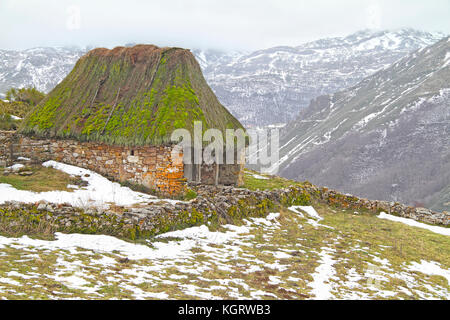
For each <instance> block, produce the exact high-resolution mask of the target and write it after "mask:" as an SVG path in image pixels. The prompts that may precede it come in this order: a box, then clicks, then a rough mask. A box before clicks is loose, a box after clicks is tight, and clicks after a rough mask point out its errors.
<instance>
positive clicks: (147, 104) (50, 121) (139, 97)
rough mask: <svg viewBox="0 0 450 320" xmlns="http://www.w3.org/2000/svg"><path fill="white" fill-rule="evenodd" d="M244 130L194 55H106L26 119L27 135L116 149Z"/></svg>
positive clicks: (140, 50)
mask: <svg viewBox="0 0 450 320" xmlns="http://www.w3.org/2000/svg"><path fill="white" fill-rule="evenodd" d="M194 121H202V123H203V129H204V130H206V129H208V128H217V129H220V130H222V131H223V132H224V130H225V129H227V128H235V129H236V128H242V126H241V124H240V123H239V121H238V120H236V118H234V117H233V116H232V115H231V114H230V113H229V112H228V111H227V110H226V109H225V107H223V106H222V105H221V104H220V103H219V101H218V100H217V98H216V96H215V95H214V93H213V92H212V90H211V88H210V87H209V86H208V85H207V83H206V81H205V79H204V77H203V75H202V72H201V69H200V66H199V65H198V63H197V61H196V60H195V58H194V56H193V55H192V53H191V52H190V51H189V50H185V49H180V48H159V47H156V46H153V45H137V46H134V47H131V48H126V47H117V48H114V49H112V50H108V49H104V48H99V49H94V50H92V51H90V52H88V53H87V54H86V55H84V56H83V57H81V58H80V60H79V61H78V62H77V64H76V65H75V67H74V69H73V70H72V71H71V72H70V74H69V75H68V76H67V77H66V78H65V79H64V80H63V81H62V82H61V83H60V84H58V86H56V87H55V89H53V90H52V91H51V92H50V93H49V94H48V95H47V97H46V98H45V99H44V100H43V101H42V102H41V103H40V104H39V105H37V106H36V108H34V109H33V110H32V111H31V112H30V113H29V114H28V115H27V117H26V118H25V119H24V123H23V125H22V127H21V128H20V131H21V132H22V133H25V134H30V135H34V136H39V137H60V138H72V139H78V140H82V141H99V142H105V143H109V144H115V145H129V146H130V145H131V146H132V145H159V144H166V143H170V136H171V133H172V131H173V130H174V129H176V128H186V129H188V130H189V131H191V132H192V130H193V122H194Z"/></svg>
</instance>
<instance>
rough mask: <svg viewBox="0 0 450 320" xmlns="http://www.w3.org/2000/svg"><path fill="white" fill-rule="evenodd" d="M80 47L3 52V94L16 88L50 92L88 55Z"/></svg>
mask: <svg viewBox="0 0 450 320" xmlns="http://www.w3.org/2000/svg"><path fill="white" fill-rule="evenodd" d="M85 51H86V50H85V49H81V48H77V47H67V48H66V47H55V48H53V47H42V48H33V49H27V50H21V51H15V50H0V93H5V92H6V91H7V90H8V89H10V88H12V87H16V88H21V87H30V86H31V87H35V88H36V89H38V90H40V91H44V92H48V91H50V90H51V89H53V88H54V87H55V86H56V85H57V84H58V83H59V82H60V81H61V80H62V79H64V77H65V76H66V75H67V74H68V73H69V72H70V71H71V70H72V68H73V66H74V65H75V62H76V61H77V60H78V59H79V58H80V57H81V55H82V54H83V53H84V52H85Z"/></svg>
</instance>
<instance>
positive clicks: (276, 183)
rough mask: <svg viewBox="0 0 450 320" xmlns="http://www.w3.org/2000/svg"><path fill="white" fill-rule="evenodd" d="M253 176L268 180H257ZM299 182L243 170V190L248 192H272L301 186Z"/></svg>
mask: <svg viewBox="0 0 450 320" xmlns="http://www.w3.org/2000/svg"><path fill="white" fill-rule="evenodd" d="M253 174H257V175H260V176H263V177H267V178H269V179H268V180H265V179H258V178H255V177H254V176H253ZM301 185H302V183H301V182H297V181H293V180H288V179H284V178H281V177H277V176H270V175H264V174H260V173H258V172H256V171H252V170H248V169H246V170H245V175H244V185H243V186H242V187H243V188H246V189H249V190H273V189H282V188H288V187H290V186H301Z"/></svg>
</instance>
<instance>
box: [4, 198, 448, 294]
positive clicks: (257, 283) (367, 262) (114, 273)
mask: <svg viewBox="0 0 450 320" xmlns="http://www.w3.org/2000/svg"><path fill="white" fill-rule="evenodd" d="M313 206H314V207H315V208H316V210H317V211H318V212H319V214H320V215H321V216H322V217H323V218H324V219H323V220H322V221H320V224H322V225H326V226H329V227H332V228H333V229H332V228H326V227H323V226H322V227H315V226H313V225H311V224H310V223H308V219H307V218H306V217H301V216H299V215H298V214H296V213H294V212H292V211H289V210H287V209H281V211H280V217H279V218H277V221H278V223H279V225H278V226H276V227H273V226H272V227H264V226H263V225H259V226H256V225H253V227H252V228H250V230H249V232H248V233H247V234H242V237H241V239H240V241H239V243H238V244H236V243H234V242H233V241H230V242H228V243H220V244H216V243H211V244H210V245H208V247H207V248H204V247H201V246H197V247H194V248H193V249H192V250H191V255H190V256H189V257H188V258H184V259H178V260H177V261H176V263H174V261H173V260H171V259H151V260H146V259H144V260H131V261H126V262H120V257H119V256H118V255H115V254H105V253H95V254H94V255H92V254H90V253H89V250H82V249H80V250H79V251H78V252H77V253H73V252H72V253H69V252H68V251H66V250H55V249H52V250H42V249H35V248H32V247H30V248H27V249H19V248H16V247H14V246H9V245H6V246H4V247H3V248H0V253H1V254H0V279H1V278H9V279H12V280H14V281H16V282H17V283H18V284H19V286H16V285H14V284H5V283H0V287H3V288H6V290H0V298H1V297H5V298H8V299H17V298H24V299H49V298H56V297H58V298H63V299H71V298H75V297H78V298H83V299H113V298H124V299H133V298H135V297H136V296H135V294H136V292H137V291H136V290H142V291H143V292H144V293H153V294H154V293H165V294H167V296H168V298H170V299H199V296H198V294H207V293H210V294H212V295H214V296H215V297H217V298H220V299H235V298H236V296H235V295H234V294H238V295H239V297H241V298H253V297H252V295H251V294H252V292H255V291H260V292H261V296H259V297H258V299H274V298H276V299H307V298H312V297H313V293H312V288H311V287H310V284H311V282H312V281H313V278H312V275H313V274H314V273H315V272H316V268H317V267H318V266H319V265H320V264H321V262H320V256H319V252H321V251H322V250H323V248H324V247H327V248H330V249H332V250H333V251H332V258H333V260H335V263H334V265H333V268H334V269H335V275H334V277H333V278H332V279H329V281H330V283H331V284H332V285H333V286H334V288H335V290H333V294H334V295H335V297H336V298H344V297H346V296H348V294H352V293H358V294H361V295H367V296H368V297H371V298H378V299H384V298H386V297H383V296H380V295H379V294H378V292H377V291H374V289H373V286H371V285H370V283H372V280H373V279H371V277H370V276H368V275H367V272H368V270H371V269H372V268H373V267H375V268H379V269H380V272H381V273H380V274H384V276H383V279H382V280H380V281H379V283H378V284H377V285H378V286H379V287H380V289H381V290H385V291H392V292H393V293H394V295H393V296H392V297H390V298H392V299H418V298H421V297H422V296H423V294H433V296H434V297H440V298H444V297H443V296H442V295H439V294H438V293H436V292H435V293H433V290H440V289H439V288H441V289H442V288H443V289H446V290H450V284H449V283H448V282H447V280H446V279H445V278H443V277H441V276H428V275H425V274H422V273H419V272H413V271H408V276H409V277H411V283H410V284H409V286H413V287H408V284H407V283H406V282H405V280H402V279H401V278H399V277H398V276H399V275H401V274H402V273H404V272H405V266H406V265H408V264H410V263H411V262H420V261H421V260H425V261H435V262H437V263H439V264H440V265H441V267H442V268H443V269H449V268H450V255H449V252H450V238H449V237H446V236H442V235H439V234H435V233H432V232H430V231H428V230H423V229H420V228H415V227H410V226H407V225H404V224H401V223H396V222H392V221H387V220H382V219H379V218H377V217H376V215H374V214H370V213H367V212H359V213H358V214H355V213H354V210H337V209H333V208H330V207H328V206H326V205H323V204H320V203H313ZM219 230H221V231H225V230H226V229H224V228H223V227H220V228H219ZM178 240H179V239H164V240H162V241H161V242H165V243H167V242H171V241H178ZM153 241H158V239H154V240H153ZM230 246H231V247H234V248H235V249H234V250H232V249H228V248H230ZM155 247H156V246H155ZM236 248H238V250H236ZM277 252H278V253H279V252H285V253H288V254H289V256H288V257H283V258H277V257H275V255H274V253H277ZM27 254H37V255H38V256H39V258H30V259H28V258H27V257H26V256H27ZM102 257H108V258H113V259H115V260H116V261H117V263H115V264H113V265H111V266H103V265H99V264H98V263H97V262H96V260H98V259H101V258H102ZM375 257H378V258H379V259H386V260H387V261H388V265H387V266H383V265H381V264H380V263H379V261H378V260H376V259H375ZM24 260H25V262H24ZM57 261H65V262H66V263H69V264H67V265H68V267H62V266H61V264H60V263H57ZM273 264H276V265H279V266H282V267H283V268H284V270H281V269H279V268H275V267H271V265H273ZM80 265H81V266H82V267H79V266H80ZM255 266H259V270H255V271H251V272H249V269H250V268H251V267H255ZM129 269H133V270H136V271H133V272H127V270H129ZM350 270H354V272H355V273H356V274H358V275H359V276H360V279H359V280H357V281H356V282H354V284H355V283H356V285H357V287H349V286H348V281H349V276H350V274H349V272H350ZM10 271H16V272H18V273H21V274H33V273H35V274H36V277H35V278H32V279H27V280H25V279H23V278H20V277H17V276H14V275H12V276H9V275H8V273H9V272H10ZM136 272H137V273H140V275H137V274H136ZM57 273H58V274H60V275H61V276H62V278H64V277H70V276H73V275H76V276H78V277H81V278H83V279H84V280H85V281H86V282H87V284H86V285H85V287H86V288H96V289H97V290H96V293H88V292H86V291H85V290H83V289H75V288H73V287H71V286H70V285H68V284H67V283H66V281H65V280H64V279H61V280H59V281H56V280H54V279H52V278H51V277H48V276H46V275H53V274H57ZM137 279H140V280H138V281H136V280H137ZM273 279H279V283H275V284H274V283H272V282H271V280H273ZM213 286H215V287H214V288H213ZM187 287H190V288H195V292H192V291H188V290H187V289H186V288H187ZM406 287H408V288H409V291H410V293H406V292H404V290H401V289H402V288H406ZM447 298H448V297H447Z"/></svg>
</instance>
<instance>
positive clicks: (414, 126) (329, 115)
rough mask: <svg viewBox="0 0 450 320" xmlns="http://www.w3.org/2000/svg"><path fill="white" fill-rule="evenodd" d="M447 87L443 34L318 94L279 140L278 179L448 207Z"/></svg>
mask: <svg viewBox="0 0 450 320" xmlns="http://www.w3.org/2000/svg"><path fill="white" fill-rule="evenodd" d="M449 83H450V42H449V38H448V37H447V38H445V39H443V40H441V41H440V42H438V43H437V44H435V45H432V46H430V47H427V48H424V49H421V50H418V51H416V52H414V53H413V54H411V55H410V56H408V57H405V58H403V59H402V60H400V61H398V62H397V63H395V64H394V65H392V66H391V67H389V68H387V69H384V70H381V71H379V72H377V73H376V74H374V75H373V76H370V77H368V78H366V79H364V80H363V81H362V82H360V83H359V84H358V85H356V86H354V87H352V88H350V89H347V90H344V91H341V92H338V93H336V94H333V95H326V96H321V97H318V98H317V99H315V100H313V101H312V102H311V105H310V106H309V107H308V108H307V109H305V110H303V111H302V112H301V113H300V115H299V117H298V119H297V120H296V121H294V122H293V123H292V124H290V125H289V129H288V130H286V131H285V132H284V134H283V136H282V141H281V143H280V145H281V146H282V149H281V151H280V157H281V160H280V163H279V164H280V170H281V171H280V173H281V175H283V176H285V177H289V178H294V179H300V180H304V179H307V180H310V181H311V182H313V183H315V184H319V185H327V186H329V187H332V188H336V189H338V190H342V191H345V192H349V193H352V194H355V195H358V196H363V197H369V198H372V199H383V200H389V201H400V202H403V203H407V204H412V205H414V204H417V205H419V206H423V205H425V206H427V207H430V208H432V209H435V210H447V211H448V210H450V203H449V200H448V199H449V195H448V191H445V190H449V189H448V188H449V186H450V134H449V133H450V108H449V106H450V87H449Z"/></svg>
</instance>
